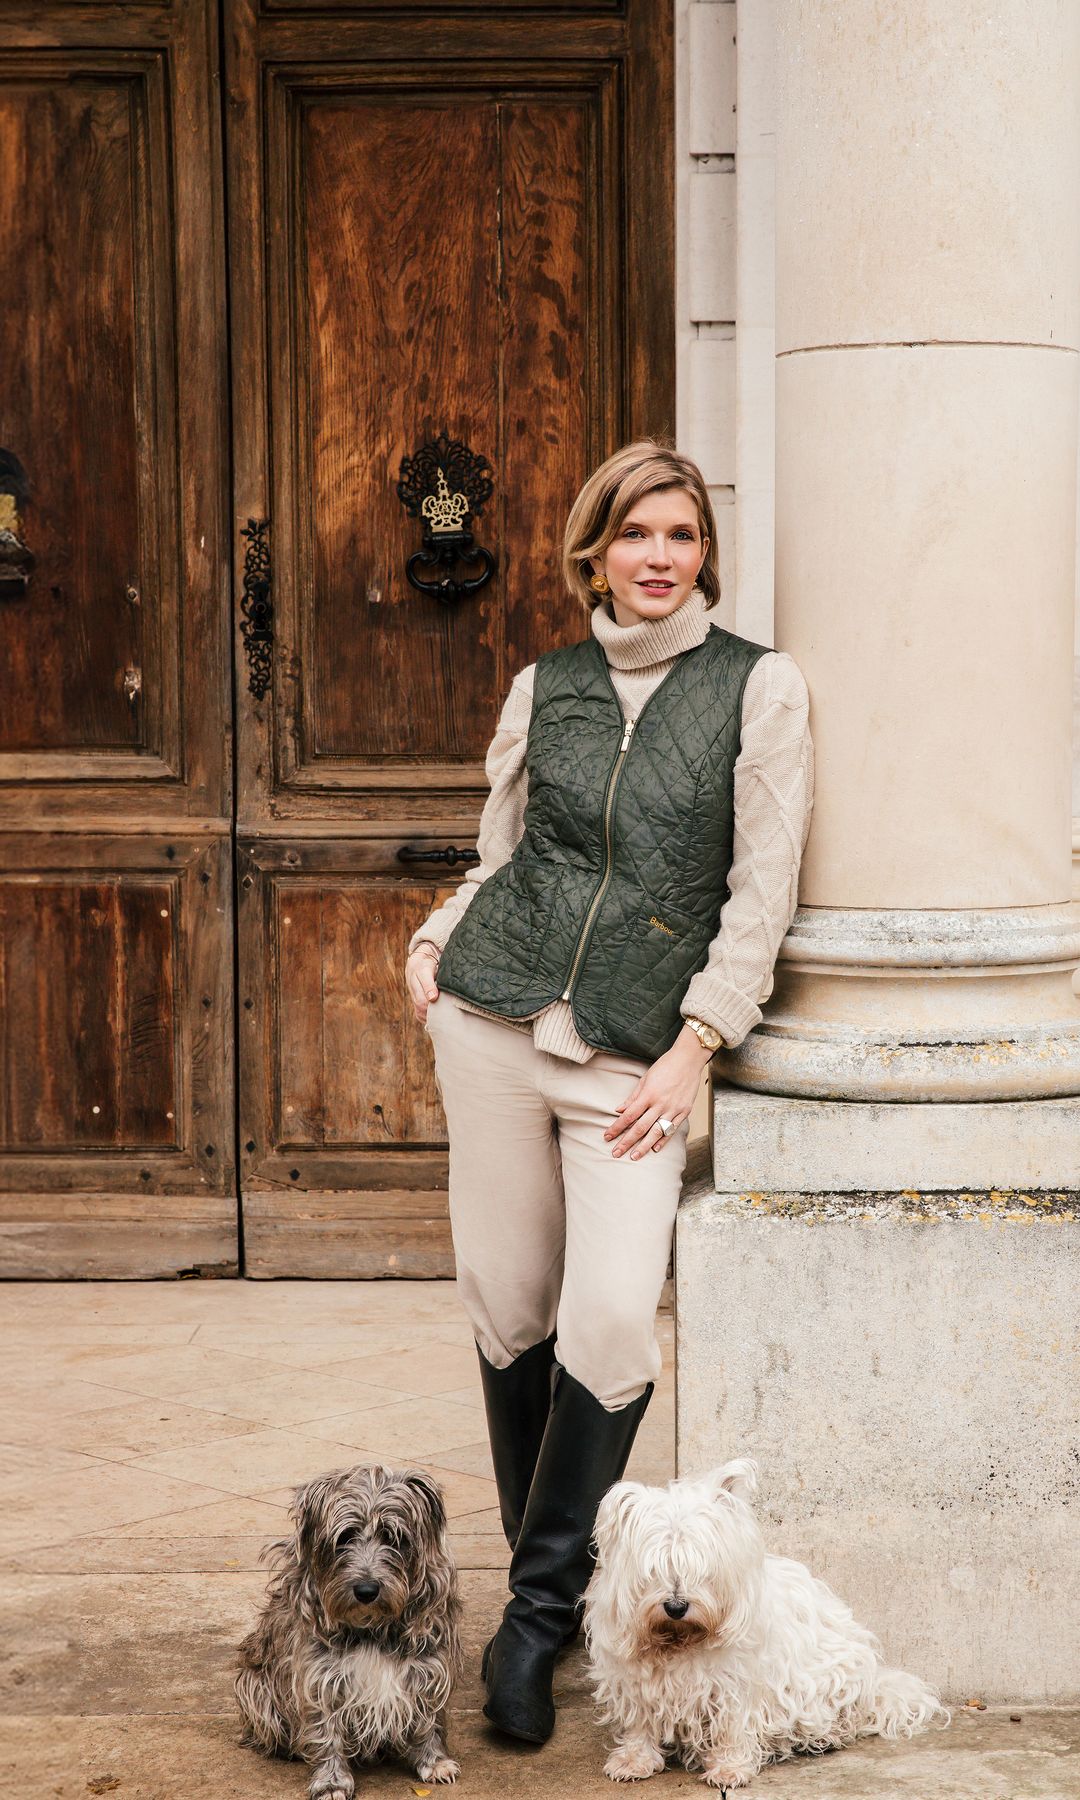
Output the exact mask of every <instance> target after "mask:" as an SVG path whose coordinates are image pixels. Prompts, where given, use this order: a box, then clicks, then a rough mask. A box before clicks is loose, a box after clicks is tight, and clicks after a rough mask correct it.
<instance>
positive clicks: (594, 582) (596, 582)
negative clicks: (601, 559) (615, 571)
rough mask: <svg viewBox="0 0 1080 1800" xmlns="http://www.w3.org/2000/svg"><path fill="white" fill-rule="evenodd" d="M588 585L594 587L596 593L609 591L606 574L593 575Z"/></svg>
mask: <svg viewBox="0 0 1080 1800" xmlns="http://www.w3.org/2000/svg"><path fill="white" fill-rule="evenodd" d="M589 586H590V587H591V588H595V590H596V592H597V593H598V594H606V593H608V591H609V589H608V578H607V576H606V575H594V576H593V577H592V579H591V581H590V582H589Z"/></svg>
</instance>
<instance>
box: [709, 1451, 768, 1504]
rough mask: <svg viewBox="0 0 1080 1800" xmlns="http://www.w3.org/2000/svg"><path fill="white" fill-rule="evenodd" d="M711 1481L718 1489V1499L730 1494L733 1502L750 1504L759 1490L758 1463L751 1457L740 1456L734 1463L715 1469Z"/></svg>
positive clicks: (710, 1477)
mask: <svg viewBox="0 0 1080 1800" xmlns="http://www.w3.org/2000/svg"><path fill="white" fill-rule="evenodd" d="M709 1480H710V1482H711V1483H712V1485H713V1487H714V1488H715V1489H716V1494H717V1498H719V1496H720V1495H721V1494H730V1495H731V1497H732V1499H733V1500H745V1501H747V1503H749V1502H750V1501H752V1500H753V1498H754V1495H755V1494H756V1493H757V1489H758V1468H757V1463H756V1462H754V1461H753V1459H752V1458H751V1457H749V1456H738V1457H736V1458H735V1460H734V1461H733V1462H729V1463H724V1464H723V1465H722V1466H721V1467H720V1468H719V1469H714V1470H713V1472H712V1474H711V1475H710V1476H709Z"/></svg>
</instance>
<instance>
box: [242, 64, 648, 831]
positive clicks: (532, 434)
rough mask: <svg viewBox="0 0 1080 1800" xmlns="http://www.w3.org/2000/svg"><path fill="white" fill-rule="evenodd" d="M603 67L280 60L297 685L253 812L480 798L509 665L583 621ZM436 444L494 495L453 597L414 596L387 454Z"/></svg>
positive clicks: (280, 558) (608, 109) (602, 440)
mask: <svg viewBox="0 0 1080 1800" xmlns="http://www.w3.org/2000/svg"><path fill="white" fill-rule="evenodd" d="M614 75H615V69H614V65H612V64H611V63H607V62H605V63H602V64H600V65H599V66H598V67H597V68H596V69H594V70H592V71H590V72H589V73H588V75H583V74H582V72H581V71H580V70H579V69H577V68H576V67H571V68H570V69H569V70H568V71H567V72H566V73H565V75H564V77H563V82H562V85H561V86H556V87H555V90H554V91H552V77H551V73H550V71H549V70H547V69H540V70H538V69H535V68H528V67H520V68H518V67H514V66H509V67H507V68H506V69H500V68H498V66H497V65H496V66H484V67H477V66H474V65H465V66H463V67H462V68H461V69H460V70H458V71H457V72H456V79H455V82H454V86H453V90H452V91H450V92H448V91H447V90H446V89H445V88H443V89H441V90H432V89H431V88H430V87H429V86H421V85H420V84H418V83H417V82H416V81H415V80H413V81H411V82H410V84H409V86H408V88H407V90H406V91H401V81H400V77H395V78H394V79H395V84H396V91H394V90H393V89H392V90H391V91H389V92H388V91H387V89H388V81H387V76H386V72H385V71H383V70H381V69H376V70H373V71H366V72H363V73H362V74H361V73H358V74H357V75H356V76H355V77H353V80H354V82H355V84H356V91H355V92H352V93H349V92H348V91H343V79H344V78H343V75H342V72H341V70H340V69H334V70H332V71H331V72H329V73H327V74H324V75H321V76H320V77H318V78H315V77H313V76H311V75H309V74H306V73H300V72H294V71H281V70H277V71H275V74H274V77H273V80H272V83H271V85H270V87H269V89H268V101H267V106H268V115H269V120H270V129H269V146H270V149H269V158H270V160H269V165H268V180H269V182H270V184H271V187H270V192H271V200H270V205H271V211H272V212H273V213H274V214H275V215H276V216H280V217H282V218H285V219H289V220H292V221H294V226H295V228H294V232H293V234H292V235H291V236H290V234H289V233H287V232H283V233H280V234H278V236H277V237H276V238H275V239H274V240H273V241H272V246H271V253H270V254H271V270H270V291H271V293H272V294H275V295H277V294H280V295H282V296H283V297H284V309H283V312H282V313H281V314H280V315H274V314H272V317H271V326H270V333H269V337H270V367H271V369H272V370H273V371H275V376H274V379H273V380H272V383H271V388H270V396H269V397H270V421H271V434H272V440H273V454H272V464H273V466H274V468H275V469H277V470H278V471H279V472H280V473H279V479H278V483H277V485H276V488H275V492H274V495H273V504H272V508H271V534H272V538H273V543H274V562H275V570H276V574H275V585H276V590H277V593H278V596H279V601H278V606H277V619H276V632H277V634H278V646H277V652H276V660H277V666H278V668H279V669H282V670H288V672H289V677H288V680H287V681H283V682H282V683H281V685H280V690H279V695H278V701H279V703H278V705H277V707H276V708H275V709H274V711H273V712H272V713H271V714H270V716H269V719H268V723H270V724H271V726H272V732H273V736H272V742H271V745H270V755H269V757H268V759H267V761H266V762H265V763H263V764H262V776H263V780H262V783H261V784H260V792H259V793H258V794H250V793H245V807H246V808H251V807H254V808H259V807H260V806H262V807H265V806H266V804H267V802H268V801H269V802H270V804H271V805H272V806H274V803H275V800H276V797H277V795H278V793H279V792H280V790H281V789H291V790H300V791H305V792H306V793H308V794H310V795H311V796H312V799H313V801H314V804H315V806H316V807H317V808H319V809H320V810H321V808H322V805H323V802H324V799H330V803H331V805H332V804H333V800H332V798H331V796H332V795H333V794H334V793H335V792H340V791H341V790H342V789H354V790H355V789H356V788H357V787H360V788H363V787H365V786H370V785H371V784H372V782H373V781H374V782H375V783H377V784H378V785H380V786H386V785H389V786H394V785H396V786H398V787H402V786H407V785H409V783H410V782H411V780H412V778H413V775H414V773H415V772H416V771H417V770H419V771H421V772H422V773H423V776H424V778H425V780H426V783H427V784H428V785H429V786H430V785H432V784H433V783H434V782H435V781H441V783H442V785H444V786H446V787H453V786H455V785H457V784H458V783H460V782H461V781H462V780H464V781H465V782H466V783H467V784H471V783H473V782H475V779H476V765H477V764H478V762H479V761H481V760H482V757H483V753H484V749H485V747H486V745H487V742H488V740H489V739H490V736H491V732H492V730H493V728H494V724H495V720H496V718H497V716H498V708H499V705H500V703H501V699H502V696H503V694H504V692H505V689H506V687H507V685H508V683H509V681H510V678H511V677H512V675H513V674H514V673H515V672H516V670H517V669H519V668H520V667H522V666H523V665H524V664H525V663H526V662H528V661H530V660H532V658H533V657H534V656H535V655H536V654H538V653H539V651H540V650H541V649H544V648H546V647H548V645H549V644H550V643H552V642H557V641H560V640H562V639H565V638H566V637H567V636H573V635H574V633H575V632H576V631H577V630H578V629H579V628H580V622H579V621H578V620H577V619H576V618H575V617H574V612H573V608H572V605H571V602H570V601H569V599H568V597H567V596H566V594H565V592H564V590H563V587H562V582H561V578H560V575H559V568H558V557H559V543H560V539H561V532H562V523H563V520H564V519H565V516H566V512H567V510H568V508H569V505H570V502H571V501H572V499H573V496H574V493H575V491H576V489H577V487H578V485H579V484H580V481H581V479H582V476H583V474H584V472H585V470H586V469H587V467H588V465H589V463H590V462H591V461H593V460H595V458H596V456H597V455H599V454H600V453H601V451H602V449H603V448H604V447H606V446H608V445H610V444H611V443H612V442H613V441H614V440H615V439H616V438H617V437H618V435H619V434H620V429H621V423H620V422H621V416H622V414H621V395H620V391H619V384H618V383H617V382H616V381H614V380H612V379H611V373H612V370H613V358H612V356H611V355H610V354H609V353H608V351H609V344H608V339H609V337H610V339H611V341H612V342H614V341H615V340H616V339H617V337H618V332H619V321H620V316H621V313H622V309H623V306H624V279H623V277H624V269H623V262H624V259H623V254H622V249H621V247H620V243H619V239H618V234H617V231H616V230H615V226H614V223H613V221H614V219H615V217H616V209H617V198H618V196H617V191H616V184H615V183H613V182H611V183H609V184H608V185H610V187H611V189H612V191H611V192H610V193H608V192H607V191H606V187H605V183H604V182H603V181H601V180H600V179H599V178H598V173H597V170H598V166H599V164H600V161H601V159H600V158H599V154H598V150H599V146H600V144H601V143H603V142H606V141H607V140H608V139H612V140H613V134H614V133H615V132H616V130H617V124H618V121H617V117H616V96H615V93H614V89H613V83H614ZM520 88H525V89H526V94H525V95H521V94H520V93H519V92H517V91H516V90H518V89H520ZM529 90H532V91H531V92H530V91H529ZM608 166H609V164H608V163H607V162H604V167H605V168H606V167H608ZM605 245H606V248H605ZM277 259H280V261H281V264H282V266H281V267H278V266H277ZM441 431H445V432H446V433H447V435H448V436H449V437H451V438H459V439H461V440H463V441H464V442H465V443H467V444H468V446H469V447H470V449H472V450H474V451H475V452H477V453H479V454H482V455H484V456H486V457H487V458H488V459H489V461H490V462H491V464H492V465H493V468H494V480H495V493H494V495H493V497H492V499H491V501H490V502H489V503H488V505H487V506H486V507H485V509H484V512H483V515H482V517H479V518H478V519H477V536H478V538H479V539H480V541H481V542H483V543H484V544H485V545H487V546H488V547H489V548H490V549H492V550H493V552H494V553H495V555H496V557H497V562H498V566H497V569H496V574H495V576H494V579H493V580H492V581H491V582H490V583H489V584H488V585H487V586H486V587H485V588H483V589H482V590H480V591H479V592H478V593H477V594H476V595H473V596H470V597H468V598H467V599H465V600H463V601H461V602H459V603H458V604H457V605H455V606H453V607H446V606H443V605H441V604H440V603H439V602H438V601H437V600H435V599H433V598H430V597H428V596H426V595H421V594H418V593H417V592H416V590H415V589H414V588H412V587H411V586H410V585H409V584H408V582H407V580H406V576H405V565H406V562H407V560H408V557H409V555H410V554H411V552H412V551H413V550H415V549H417V548H418V546H419V536H418V531H417V527H416V524H415V522H414V521H413V520H410V519H409V518H407V516H406V514H405V512H404V511H403V508H402V506H401V503H400V501H399V500H398V497H397V492H396V484H397V478H398V472H399V470H400V467H401V462H402V458H403V456H405V455H406V454H409V455H411V454H412V453H413V452H414V451H415V450H416V449H417V448H418V447H419V446H420V444H421V443H423V442H424V441H425V440H427V439H431V438H434V437H436V436H437V435H438V433H439V432H441ZM275 521H277V523H276V524H275ZM294 522H298V523H297V528H296V530H295V534H294ZM274 810H277V808H276V806H274ZM307 810H308V811H309V812H310V810H311V804H310V803H309V805H308V807H307Z"/></svg>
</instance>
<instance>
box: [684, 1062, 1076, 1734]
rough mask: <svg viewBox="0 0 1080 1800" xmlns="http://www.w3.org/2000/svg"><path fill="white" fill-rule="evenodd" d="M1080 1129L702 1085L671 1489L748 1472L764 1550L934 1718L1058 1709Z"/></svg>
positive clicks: (1071, 1457) (978, 1110) (1064, 1113)
mask: <svg viewBox="0 0 1080 1800" xmlns="http://www.w3.org/2000/svg"><path fill="white" fill-rule="evenodd" d="M886 1121H887V1125H888V1131H889V1135H888V1136H887V1137H885V1138H880V1137H879V1141H877V1142H875V1133H880V1131H881V1128H882V1125H883V1122H886ZM1078 1123H1080V1103H1078V1104H1077V1105H1075V1106H1074V1105H1072V1104H1071V1103H1069V1102H1060V1101H1051V1102H1047V1103H1043V1102H1031V1103H1026V1104H1024V1105H1019V1104H1017V1105H1009V1106H1000V1107H998V1106H987V1107H978V1106H955V1107H947V1108H945V1107H942V1108H929V1107H925V1106H899V1107H898V1106H881V1107H874V1106H867V1107H864V1106H851V1105H832V1106H824V1105H817V1104H815V1103H813V1102H801V1101H794V1102H793V1101H782V1100H769V1099H765V1098H759V1097H757V1096H754V1095H748V1094H733V1093H731V1092H721V1093H719V1094H718V1095H717V1099H716V1150H717V1162H716V1170H717V1176H716V1180H717V1183H718V1186H719V1187H721V1188H722V1189H723V1190H724V1191H717V1187H716V1186H714V1185H713V1182H712V1180H711V1179H710V1178H704V1179H702V1178H700V1177H699V1179H698V1180H697V1182H696V1184H695V1183H693V1182H691V1184H690V1185H689V1188H688V1191H687V1194H686V1198H685V1200H684V1203H683V1205H682V1207H681V1208H680V1213H679V1220H678V1227H677V1238H676V1318H677V1347H678V1368H679V1386H678V1466H679V1470H680V1472H681V1473H691V1472H697V1471H701V1470H704V1469H706V1468H709V1467H712V1466H714V1465H715V1464H717V1463H719V1462H722V1461H724V1460H726V1459H727V1458H729V1457H732V1456H737V1455H744V1454H745V1455H750V1456H753V1457H754V1458H755V1459H756V1460H757V1461H758V1464H759V1467H760V1472H761V1494H760V1497H759V1505H758V1514H759V1518H760V1521H761V1525H762V1529H763V1531H764V1534H765V1539H766V1543H767V1545H768V1547H769V1549H770V1550H773V1551H777V1552H781V1553H783V1554H787V1555H792V1556H796V1557H798V1558H799V1559H800V1560H801V1561H804V1562H806V1563H808V1564H809V1566H810V1567H811V1568H812V1569H813V1570H814V1572H815V1573H816V1574H818V1575H820V1576H822V1577H823V1578H824V1579H825V1580H826V1581H828V1582H829V1583H830V1584H831V1585H832V1586H833V1587H834V1588H835V1589H836V1590H837V1592H839V1593H840V1594H841V1595H842V1596H843V1597H844V1599H845V1600H846V1601H847V1602H848V1603H849V1604H850V1605H851V1606H852V1607H853V1609H854V1611H855V1613H856V1615H857V1617H859V1618H860V1619H861V1620H863V1621H864V1622H865V1623H866V1624H867V1625H869V1626H870V1627H871V1628H872V1629H873V1630H875V1631H876V1632H877V1633H878V1635H879V1636H880V1637H881V1638H882V1641H883V1643H884V1646H885V1650H886V1654H887V1656H888V1657H889V1659H890V1660H891V1661H895V1662H898V1663H900V1664H901V1665H902V1666H904V1667H908V1668H911V1669H913V1670H915V1671H917V1672H918V1673H919V1674H920V1675H922V1676H924V1677H925V1678H926V1679H928V1680H931V1681H934V1682H936V1683H937V1684H938V1685H939V1686H940V1687H941V1688H942V1689H943V1691H944V1693H945V1695H946V1697H947V1698H948V1699H951V1700H953V1701H957V1700H960V1701H962V1700H966V1699H967V1698H968V1697H969V1696H970V1695H973V1694H977V1695H979V1696H980V1697H981V1698H982V1699H984V1700H985V1701H987V1702H988V1703H989V1704H994V1703H998V1702H1001V1703H1005V1702H1026V1703H1030V1704H1035V1703H1044V1704H1055V1705H1060V1704H1067V1703H1074V1704H1075V1703H1076V1702H1077V1701H1080V1677H1078V1674H1077V1670H1076V1666H1075V1659H1074V1658H1073V1656H1072V1651H1071V1638H1072V1632H1073V1626H1072V1621H1073V1620H1074V1619H1075V1618H1076V1616H1077V1609H1078V1605H1080V1569H1078V1566H1077V1562H1076V1557H1075V1549H1074V1547H1075V1539H1076V1516H1075V1505H1076V1497H1077V1484H1076V1474H1075V1444H1076V1392H1077V1371H1076V1362H1075V1346H1076V1341H1077V1338H1076V1327H1077V1312H1078V1295H1080V1229H1078V1224H1077V1221H1078V1219H1080V1193H1078V1192H1077V1191H1076V1189H1077V1187H1080V1179H1078V1172H1077V1163H1078V1160H1080V1152H1078V1149H1077V1145H1078V1143H1080V1131H1078V1129H1077V1126H1078ZM909 1131H911V1132H913V1133H914V1137H913V1139H911V1140H910V1141H909V1140H908V1138H907V1135H906V1134H907V1132H909ZM995 1142H996V1143H997V1145H998V1147H999V1152H1000V1154H999V1155H998V1158H997V1160H996V1162H995V1161H994V1148H993V1147H994V1144H995ZM905 1144H907V1148H906V1149H905ZM965 1146H967V1147H968V1148H969V1149H970V1157H969V1158H968V1160H967V1162H966V1164H965V1159H964V1154H963V1153H964V1149H965ZM1040 1146H1041V1148H1040ZM890 1157H899V1158H901V1159H902V1160H901V1161H899V1162H896V1161H894V1162H893V1168H894V1171H897V1172H894V1174H893V1176H892V1179H891V1181H889V1182H888V1183H886V1182H884V1181H883V1180H882V1176H883V1174H884V1172H885V1168H886V1167H887V1164H888V1159H889V1158H890ZM962 1167H964V1168H966V1173H965V1174H964V1176H963V1177H962V1178H960V1170H961V1168H962ZM800 1168H801V1169H802V1170H804V1171H805V1173H804V1174H803V1176H802V1180H801V1183H800V1185H798V1186H797V1187H795V1186H784V1187H781V1185H780V1183H781V1179H782V1180H783V1182H784V1183H788V1182H791V1181H792V1180H793V1179H794V1178H795V1176H796V1175H797V1173H798V1171H799V1169H800ZM901 1170H902V1173H900V1172H899V1171H901ZM991 1170H993V1171H994V1172H993V1173H991ZM766 1174H768V1175H769V1177H770V1179H768V1180H764V1179H763V1176H765V1175H766ZM946 1175H948V1176H949V1177H950V1180H949V1183H948V1191H945V1189H944V1188H942V1187H941V1186H940V1185H938V1186H931V1183H940V1182H941V1181H942V1180H943V1179H944V1177H945V1176H946ZM1020 1176H1023V1177H1024V1179H1025V1181H1027V1180H1028V1178H1029V1177H1031V1176H1036V1177H1037V1180H1033V1181H1030V1185H1029V1186H1024V1187H1023V1188H1019V1191H1008V1190H1009V1189H1010V1188H1011V1184H1012V1183H1013V1182H1014V1181H1015V1180H1016V1178H1017V1177H1020ZM811 1177H812V1179H813V1181H814V1182H817V1181H821V1182H822V1183H823V1185H822V1186H821V1187H820V1188H816V1187H813V1186H811ZM868 1178H869V1179H868ZM927 1178H929V1180H928V1179H927ZM909 1183H910V1185H909ZM916 1187H919V1191H916ZM905 1188H907V1189H908V1191H906V1192H905V1191H903V1190H904V1189H905ZM1070 1190H1071V1191H1070Z"/></svg>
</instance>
